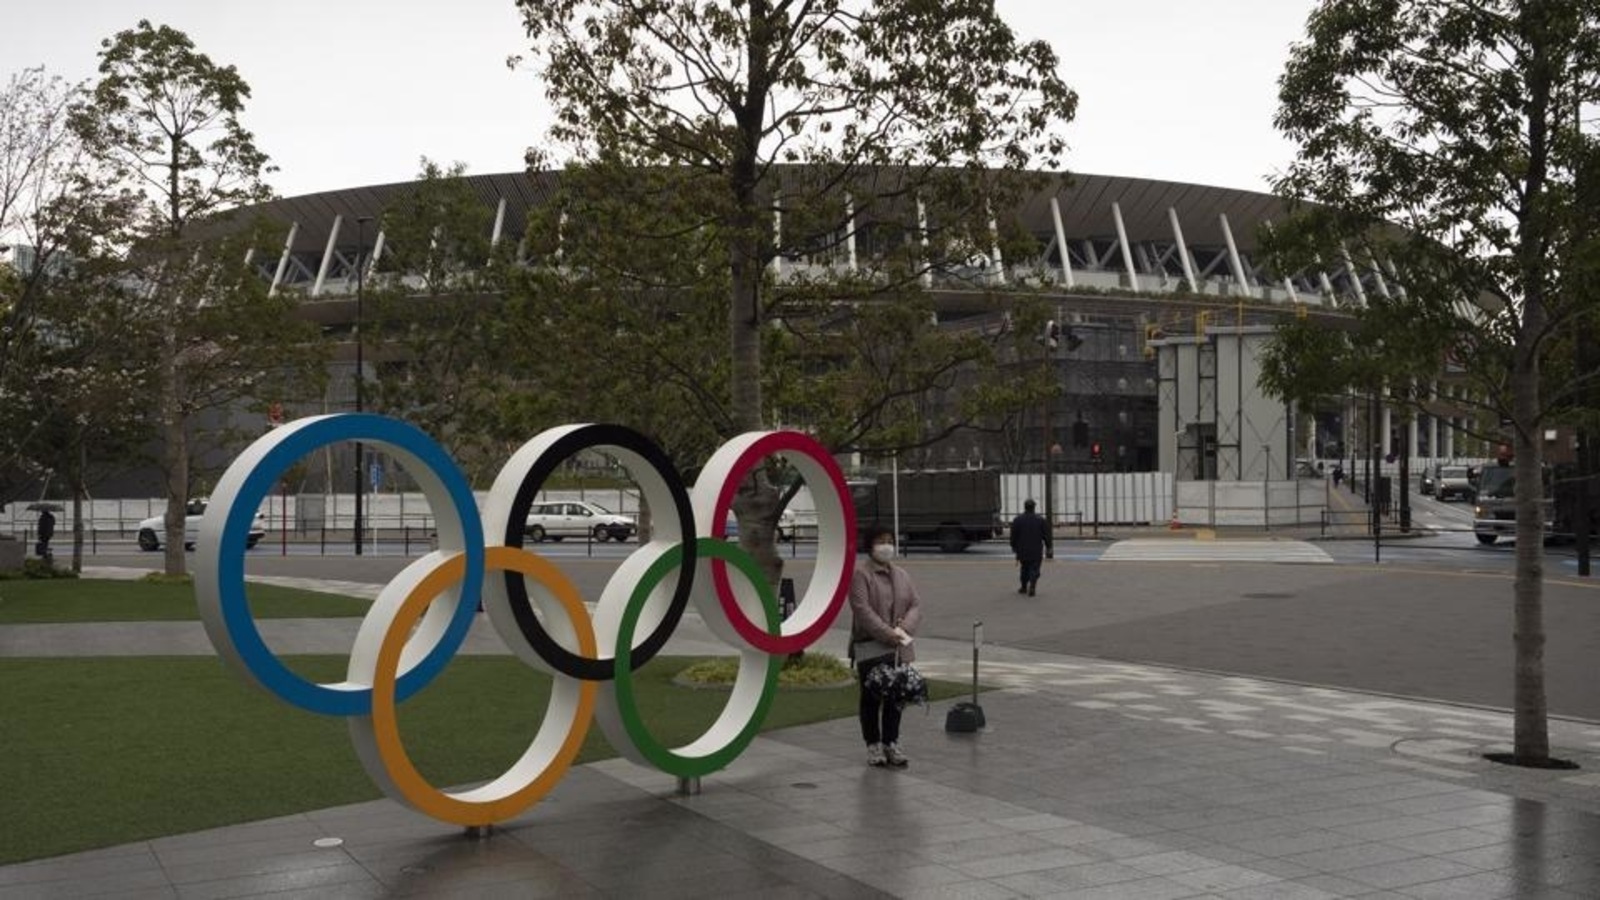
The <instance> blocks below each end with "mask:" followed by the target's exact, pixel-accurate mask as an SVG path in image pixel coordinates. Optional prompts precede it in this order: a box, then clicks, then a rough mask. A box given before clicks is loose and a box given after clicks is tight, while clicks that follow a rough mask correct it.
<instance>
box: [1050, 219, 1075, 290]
mask: <svg viewBox="0 0 1600 900" xmlns="http://www.w3.org/2000/svg"><path fill="white" fill-rule="evenodd" d="M1050 221H1051V223H1052V224H1054V225H1055V227H1056V246H1057V247H1059V248H1060V249H1061V281H1062V283H1063V284H1065V285H1066V286H1067V287H1072V286H1073V284H1072V254H1071V252H1069V251H1068V250H1067V230H1066V229H1065V228H1063V227H1062V225H1061V202H1060V201H1059V200H1057V199H1056V198H1055V197H1051V198H1050Z"/></svg>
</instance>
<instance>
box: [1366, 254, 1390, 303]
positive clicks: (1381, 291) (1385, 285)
mask: <svg viewBox="0 0 1600 900" xmlns="http://www.w3.org/2000/svg"><path fill="white" fill-rule="evenodd" d="M1367 262H1368V263H1370V264H1371V266H1372V281H1373V283H1374V284H1376V285H1377V286H1378V296H1380V297H1382V298H1383V299H1385V300H1389V299H1392V298H1393V296H1394V295H1393V294H1390V293H1389V282H1387V281H1385V280H1384V279H1383V267H1382V266H1380V265H1378V257H1376V256H1374V255H1373V253H1372V251H1371V250H1368V251H1367Z"/></svg>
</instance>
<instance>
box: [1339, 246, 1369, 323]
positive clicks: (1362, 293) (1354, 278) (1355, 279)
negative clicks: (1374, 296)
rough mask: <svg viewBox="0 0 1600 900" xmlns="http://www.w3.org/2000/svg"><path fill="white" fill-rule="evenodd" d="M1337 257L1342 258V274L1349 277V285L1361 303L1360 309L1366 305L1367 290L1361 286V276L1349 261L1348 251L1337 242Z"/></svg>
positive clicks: (1354, 265) (1353, 263)
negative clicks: (1354, 290)
mask: <svg viewBox="0 0 1600 900" xmlns="http://www.w3.org/2000/svg"><path fill="white" fill-rule="evenodd" d="M1339 255H1340V256H1342V257H1344V272H1345V274H1346V275H1348V276H1350V284H1351V286H1352V287H1354V288H1355V289H1356V298H1357V299H1358V300H1360V301H1361V305H1362V307H1365V306H1366V305H1367V289H1366V288H1365V287H1363V286H1362V284H1361V275H1360V273H1358V272H1357V271H1356V264H1355V262H1353V261H1352V260H1351V259H1350V249H1349V248H1348V247H1346V246H1345V245H1344V241H1340V242H1339Z"/></svg>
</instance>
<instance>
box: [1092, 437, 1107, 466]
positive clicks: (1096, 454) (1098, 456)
mask: <svg viewBox="0 0 1600 900" xmlns="http://www.w3.org/2000/svg"><path fill="white" fill-rule="evenodd" d="M1089 458H1090V459H1091V460H1094V461H1095V462H1100V461H1101V460H1103V459H1105V454H1103V453H1101V452H1100V442H1099V441H1095V442H1094V443H1092V444H1090V445H1089Z"/></svg>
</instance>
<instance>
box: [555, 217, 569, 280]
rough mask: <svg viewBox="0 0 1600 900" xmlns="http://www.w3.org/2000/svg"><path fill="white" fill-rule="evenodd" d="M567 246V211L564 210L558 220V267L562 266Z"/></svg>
mask: <svg viewBox="0 0 1600 900" xmlns="http://www.w3.org/2000/svg"><path fill="white" fill-rule="evenodd" d="M566 244H567V211H566V210H564V209H563V210H562V211H561V215H560V216H559V217H558V218H557V219H556V265H558V266H559V265H561V257H562V254H563V253H564V252H565V248H566Z"/></svg>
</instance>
